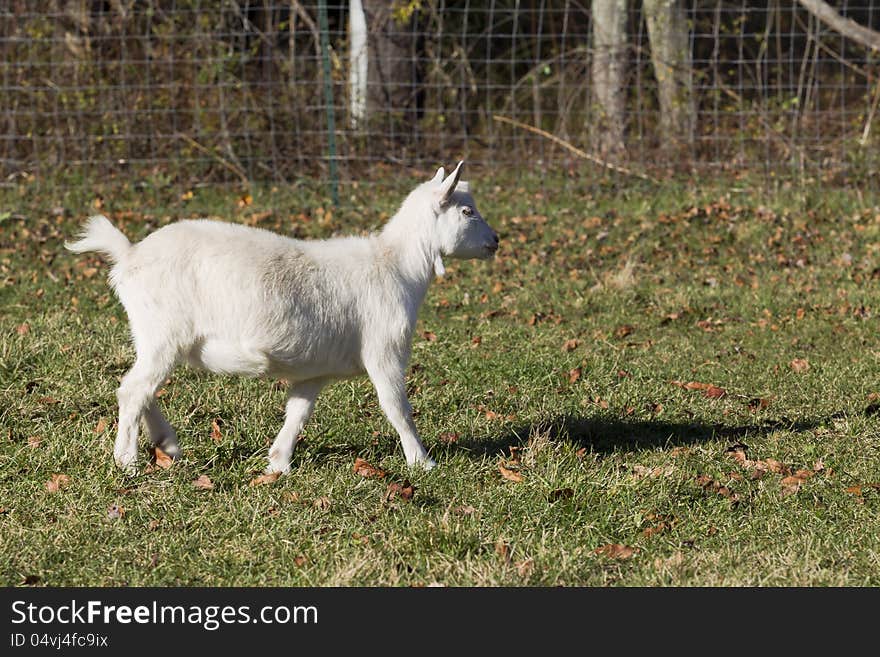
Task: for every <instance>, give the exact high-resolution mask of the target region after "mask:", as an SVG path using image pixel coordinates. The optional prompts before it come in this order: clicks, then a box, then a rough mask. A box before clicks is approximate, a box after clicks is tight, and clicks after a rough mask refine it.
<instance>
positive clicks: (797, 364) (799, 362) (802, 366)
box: [788, 358, 810, 374]
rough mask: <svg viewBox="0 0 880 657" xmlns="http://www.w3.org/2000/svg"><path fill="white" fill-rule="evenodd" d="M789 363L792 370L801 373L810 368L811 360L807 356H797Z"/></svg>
mask: <svg viewBox="0 0 880 657" xmlns="http://www.w3.org/2000/svg"><path fill="white" fill-rule="evenodd" d="M788 365H789V367H791V369H792V370H794V371H795V372H797V373H799V374H800V373H802V372H806V371H807V370H809V369H810V361H808V360H807V359H806V358H795V359H794V360H792V361H791V362H790V363H789V364H788Z"/></svg>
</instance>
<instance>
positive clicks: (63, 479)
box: [45, 474, 70, 493]
mask: <svg viewBox="0 0 880 657" xmlns="http://www.w3.org/2000/svg"><path fill="white" fill-rule="evenodd" d="M69 483H70V477H68V476H67V475H66V474H53V475H52V478H51V479H50V480H49V481H47V482H46V484H45V486H46V490H47V491H49V492H50V493H57V492H58V491H59V490H61V489H62V488H64V487H65V486H67V484H69Z"/></svg>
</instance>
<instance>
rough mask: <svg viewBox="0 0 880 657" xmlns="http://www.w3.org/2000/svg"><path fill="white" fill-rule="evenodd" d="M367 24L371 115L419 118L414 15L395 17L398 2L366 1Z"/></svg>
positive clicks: (364, 4) (368, 93)
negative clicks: (405, 17) (402, 17)
mask: <svg viewBox="0 0 880 657" xmlns="http://www.w3.org/2000/svg"><path fill="white" fill-rule="evenodd" d="M362 4H363V9H364V14H365V16H366V21H367V35H368V36H367V43H368V48H367V49H368V51H369V57H368V60H369V63H368V71H367V115H368V116H369V117H376V116H382V117H383V118H398V119H403V120H406V121H407V122H409V125H410V126H412V123H411V122H412V121H414V120H415V119H416V118H417V114H418V111H419V109H420V108H419V107H418V99H419V93H420V91H421V89H420V87H419V84H420V80H419V78H420V76H419V74H418V53H417V39H416V32H415V30H414V29H413V20H412V16H410V17H409V18H407V19H405V20H404V19H401V17H400V16H397V17H396V16H394V14H393V11H394V7H395V3H391V2H387V0H362Z"/></svg>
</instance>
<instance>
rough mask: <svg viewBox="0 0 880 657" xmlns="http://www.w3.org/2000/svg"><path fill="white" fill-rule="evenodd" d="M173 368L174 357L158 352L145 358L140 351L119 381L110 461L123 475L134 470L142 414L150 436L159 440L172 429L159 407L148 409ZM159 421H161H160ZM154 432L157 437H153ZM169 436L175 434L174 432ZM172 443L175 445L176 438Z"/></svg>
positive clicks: (152, 404)
mask: <svg viewBox="0 0 880 657" xmlns="http://www.w3.org/2000/svg"><path fill="white" fill-rule="evenodd" d="M173 364H174V359H173V357H169V356H167V355H165V354H162V353H160V352H152V353H150V354H148V355H147V354H144V353H142V352H140V351H139V353H138V357H137V360H136V361H135V363H134V365H133V366H132V368H131V369H130V370H129V371H128V372H127V373H126V375H125V376H124V377H122V382H121V383H120V384H119V390H118V391H117V393H116V396H117V397H118V399H119V430H118V433H117V435H116V444H115V445H114V446H113V459H114V460H115V461H116V465H118V466H119V467H120V468H123V469H125V470H126V471H129V472H131V471H133V470H134V468H135V461H136V460H137V439H138V424H139V422H140V419H141V416H142V415H143V414H144V412H145V411H147V427H148V429H150V433H151V435H153V436H162V435H163V434H167V432H166V431H165V427H166V426H167V428H168V429H170V428H171V427H170V425H168V421H167V420H165V418H164V417H162V414H161V412H160V411H159V409H158V407H155V411H153V409H152V408H151V407H152V406H154V405H155V399H154V395H155V394H156V390H157V389H158V388H159V386H160V385H161V384H162V382H163V381H164V380H165V377H166V376H168V372H169V371H170V370H171V367H172V366H173ZM148 409H149V410H148ZM158 418H161V421H160V420H159V419H158ZM151 423H152V424H151ZM154 428H155V429H156V433H153V430H154ZM171 434H172V435H173V434H174V431H173V430H171ZM174 442H175V443H176V442H177V441H176V437H175V439H174Z"/></svg>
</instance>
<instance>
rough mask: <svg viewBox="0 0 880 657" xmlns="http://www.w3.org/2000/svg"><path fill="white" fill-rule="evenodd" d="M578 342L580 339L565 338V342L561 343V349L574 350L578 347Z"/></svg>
mask: <svg viewBox="0 0 880 657" xmlns="http://www.w3.org/2000/svg"><path fill="white" fill-rule="evenodd" d="M580 343H581V341H580V340H575V339H572V340H566V341H565V343H564V344H563V345H562V351H566V352H567V351H574V350H575V349H577V348H578V346H579V345H580Z"/></svg>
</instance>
